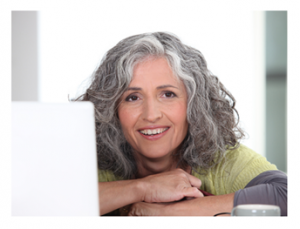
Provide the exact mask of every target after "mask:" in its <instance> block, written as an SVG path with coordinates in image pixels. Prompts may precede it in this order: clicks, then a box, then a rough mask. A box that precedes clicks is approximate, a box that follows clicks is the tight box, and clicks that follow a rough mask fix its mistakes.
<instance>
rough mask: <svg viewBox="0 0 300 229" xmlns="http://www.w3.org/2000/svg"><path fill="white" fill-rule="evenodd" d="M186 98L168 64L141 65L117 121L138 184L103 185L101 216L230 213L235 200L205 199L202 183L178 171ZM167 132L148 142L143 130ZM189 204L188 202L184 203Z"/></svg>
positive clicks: (151, 62) (159, 61)
mask: <svg viewBox="0 0 300 229" xmlns="http://www.w3.org/2000/svg"><path fill="white" fill-rule="evenodd" d="M186 110H187V94H186V90H185V87H184V84H183V83H182V82H181V81H180V80H177V79H176V77H175V76H174V75H173V72H172V70H171V68H170V67H169V65H168V62H167V61H166V60H165V59H164V58H158V59H150V60H147V61H145V62H142V63H139V64H138V65H136V66H135V68H134V71H133V79H132V81H131V83H130V85H129V88H128V90H127V91H126V92H125V93H124V94H123V95H122V97H121V103H120V106H119V107H118V116H119V119H120V123H121V126H122V130H123V133H124V136H125V137H126V140H127V141H128V142H129V143H130V145H131V146H132V148H133V149H134V150H133V155H134V157H135V160H136V163H137V169H138V173H137V176H136V177H134V179H131V180H123V181H113V182H101V183H99V196H100V198H99V199H100V214H101V215H103V214H106V213H108V212H111V211H113V210H115V209H118V208H122V209H125V211H124V210H121V214H122V215H130V216H134V215H138V216H143V215H195V214H196V215H214V214H216V213H218V212H221V211H231V209H232V208H233V196H234V194H228V195H223V196H214V197H209V198H208V197H204V198H203V194H202V193H201V192H200V191H199V190H198V188H200V187H201V181H200V180H199V179H198V178H196V177H194V176H192V175H190V171H191V170H190V168H187V169H186V170H182V169H179V168H176V164H177V162H176V161H174V157H173V156H172V154H173V153H175V152H176V150H177V149H178V146H179V145H180V144H181V143H182V141H183V140H184V138H185V136H186V134H187V130H188V123H187V119H186ZM158 126H159V127H167V128H168V130H167V131H166V132H165V133H164V134H163V135H161V137H159V138H158V139H154V140H153V139H152V140H149V139H148V138H145V137H143V136H142V135H141V133H140V132H139V130H141V129H145V128H146V129H149V128H151V127H158ZM183 199H185V200H183Z"/></svg>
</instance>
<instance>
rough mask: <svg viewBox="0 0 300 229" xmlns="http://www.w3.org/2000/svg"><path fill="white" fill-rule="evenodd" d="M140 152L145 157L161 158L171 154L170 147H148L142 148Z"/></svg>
mask: <svg viewBox="0 0 300 229" xmlns="http://www.w3.org/2000/svg"><path fill="white" fill-rule="evenodd" d="M140 154H142V155H143V156H144V157H147V158H151V159H159V158H162V157H165V156H168V155H171V150H170V149H147V150H141V151H140Z"/></svg>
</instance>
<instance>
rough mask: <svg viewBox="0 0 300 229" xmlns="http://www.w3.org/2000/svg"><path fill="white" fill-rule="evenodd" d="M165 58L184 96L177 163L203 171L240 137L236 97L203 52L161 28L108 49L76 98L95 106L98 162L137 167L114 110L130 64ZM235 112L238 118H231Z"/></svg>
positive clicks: (124, 171) (131, 170)
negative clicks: (209, 66)
mask: <svg viewBox="0 0 300 229" xmlns="http://www.w3.org/2000/svg"><path fill="white" fill-rule="evenodd" d="M149 57H151V58H156V57H164V58H165V59H166V60H167V61H168V63H169V65H170V67H171V68H172V70H173V72H174V75H175V76H176V77H178V78H179V79H180V80H182V82H183V83H184V85H185V87H186V91H187V95H188V106H187V122H188V124H189V128H188V133H187V135H186V137H185V139H184V140H183V142H182V144H181V145H180V149H179V150H178V151H177V152H176V158H177V160H178V165H177V166H180V167H185V166H187V165H189V166H191V167H192V169H195V168H201V170H202V171H204V172H205V171H207V169H209V168H210V167H212V166H214V165H215V164H217V163H218V162H219V161H220V160H221V159H222V158H223V156H224V153H225V151H226V150H228V149H235V148H237V147H238V146H239V140H240V139H241V138H242V137H243V136H244V133H243V131H242V130H241V129H240V128H239V127H238V122H239V116H238V113H237V111H236V109H235V99H234V97H233V96H232V95H231V93H230V92H229V91H228V90H226V88H225V87H224V86H223V84H222V83H221V82H220V81H219V79H218V78H217V77H216V76H214V75H213V74H212V73H211V72H210V71H209V70H208V69H207V64H206V61H205V59H204V57H203V55H202V53H201V52H200V51H198V50H196V49H194V48H192V47H189V46H187V45H184V44H183V43H182V42H181V41H180V40H179V38H178V37H176V36H175V35H173V34H170V33H165V32H156V33H145V34H140V35H135V36H131V37H128V38H126V39H124V40H122V41H120V42H119V43H118V44H117V45H116V46H115V47H113V48H112V49H110V50H109V51H108V52H107V53H106V55H105V56H104V57H103V59H102V60H101V63H100V65H99V67H98V68H97V69H96V71H95V72H94V73H93V75H92V83H91V85H90V86H89V88H88V89H87V90H86V92H85V93H84V94H83V95H81V96H80V97H78V98H77V99H76V100H77V101H78V100H80V101H91V102H92V103H93V104H94V106H95V120H96V136H97V155H98V167H99V169H102V170H110V171H112V172H113V173H114V174H115V175H118V176H121V177H123V178H130V177H131V176H132V175H134V174H135V173H136V172H137V171H136V163H135V160H134V157H133V155H132V149H131V146H130V145H129V144H128V143H127V141H126V139H125V137H124V135H123V132H122V128H121V124H120V121H119V118H118V114H117V108H118V105H119V100H120V97H121V96H122V95H123V93H124V92H125V90H126V88H127V87H128V86H129V84H130V82H131V79H132V73H133V68H134V66H135V65H136V64H137V63H140V62H141V61H143V60H145V59H146V58H149ZM235 114H236V115H237V117H236V118H235Z"/></svg>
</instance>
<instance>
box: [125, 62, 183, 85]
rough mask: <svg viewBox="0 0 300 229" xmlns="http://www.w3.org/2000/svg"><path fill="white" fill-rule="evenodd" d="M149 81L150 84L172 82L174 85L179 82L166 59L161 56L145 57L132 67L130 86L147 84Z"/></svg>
mask: <svg viewBox="0 0 300 229" xmlns="http://www.w3.org/2000/svg"><path fill="white" fill-rule="evenodd" d="M150 82H151V84H166V83H168V84H170V83H172V84H176V85H179V84H180V83H181V82H180V81H179V80H178V79H177V77H176V76H175V75H174V73H173V71H172V69H171V67H170V66H169V63H168V61H167V60H166V59H165V58H163V57H161V58H155V59H147V60H145V61H143V62H140V63H138V64H137V65H136V66H135V67H134V69H133V77H132V81H131V83H130V86H133V85H135V84H145V83H146V84H148V83H150ZM136 86H138V85H136Z"/></svg>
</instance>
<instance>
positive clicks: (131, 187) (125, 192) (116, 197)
mask: <svg viewBox="0 0 300 229" xmlns="http://www.w3.org/2000/svg"><path fill="white" fill-rule="evenodd" d="M98 187H99V201H100V203H99V205H100V215H104V214H106V213H109V212H111V211H113V210H116V209H118V208H121V207H123V206H126V205H128V204H132V203H135V202H139V201H143V191H142V186H141V184H140V182H139V180H124V181H112V182H99V183H98Z"/></svg>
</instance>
